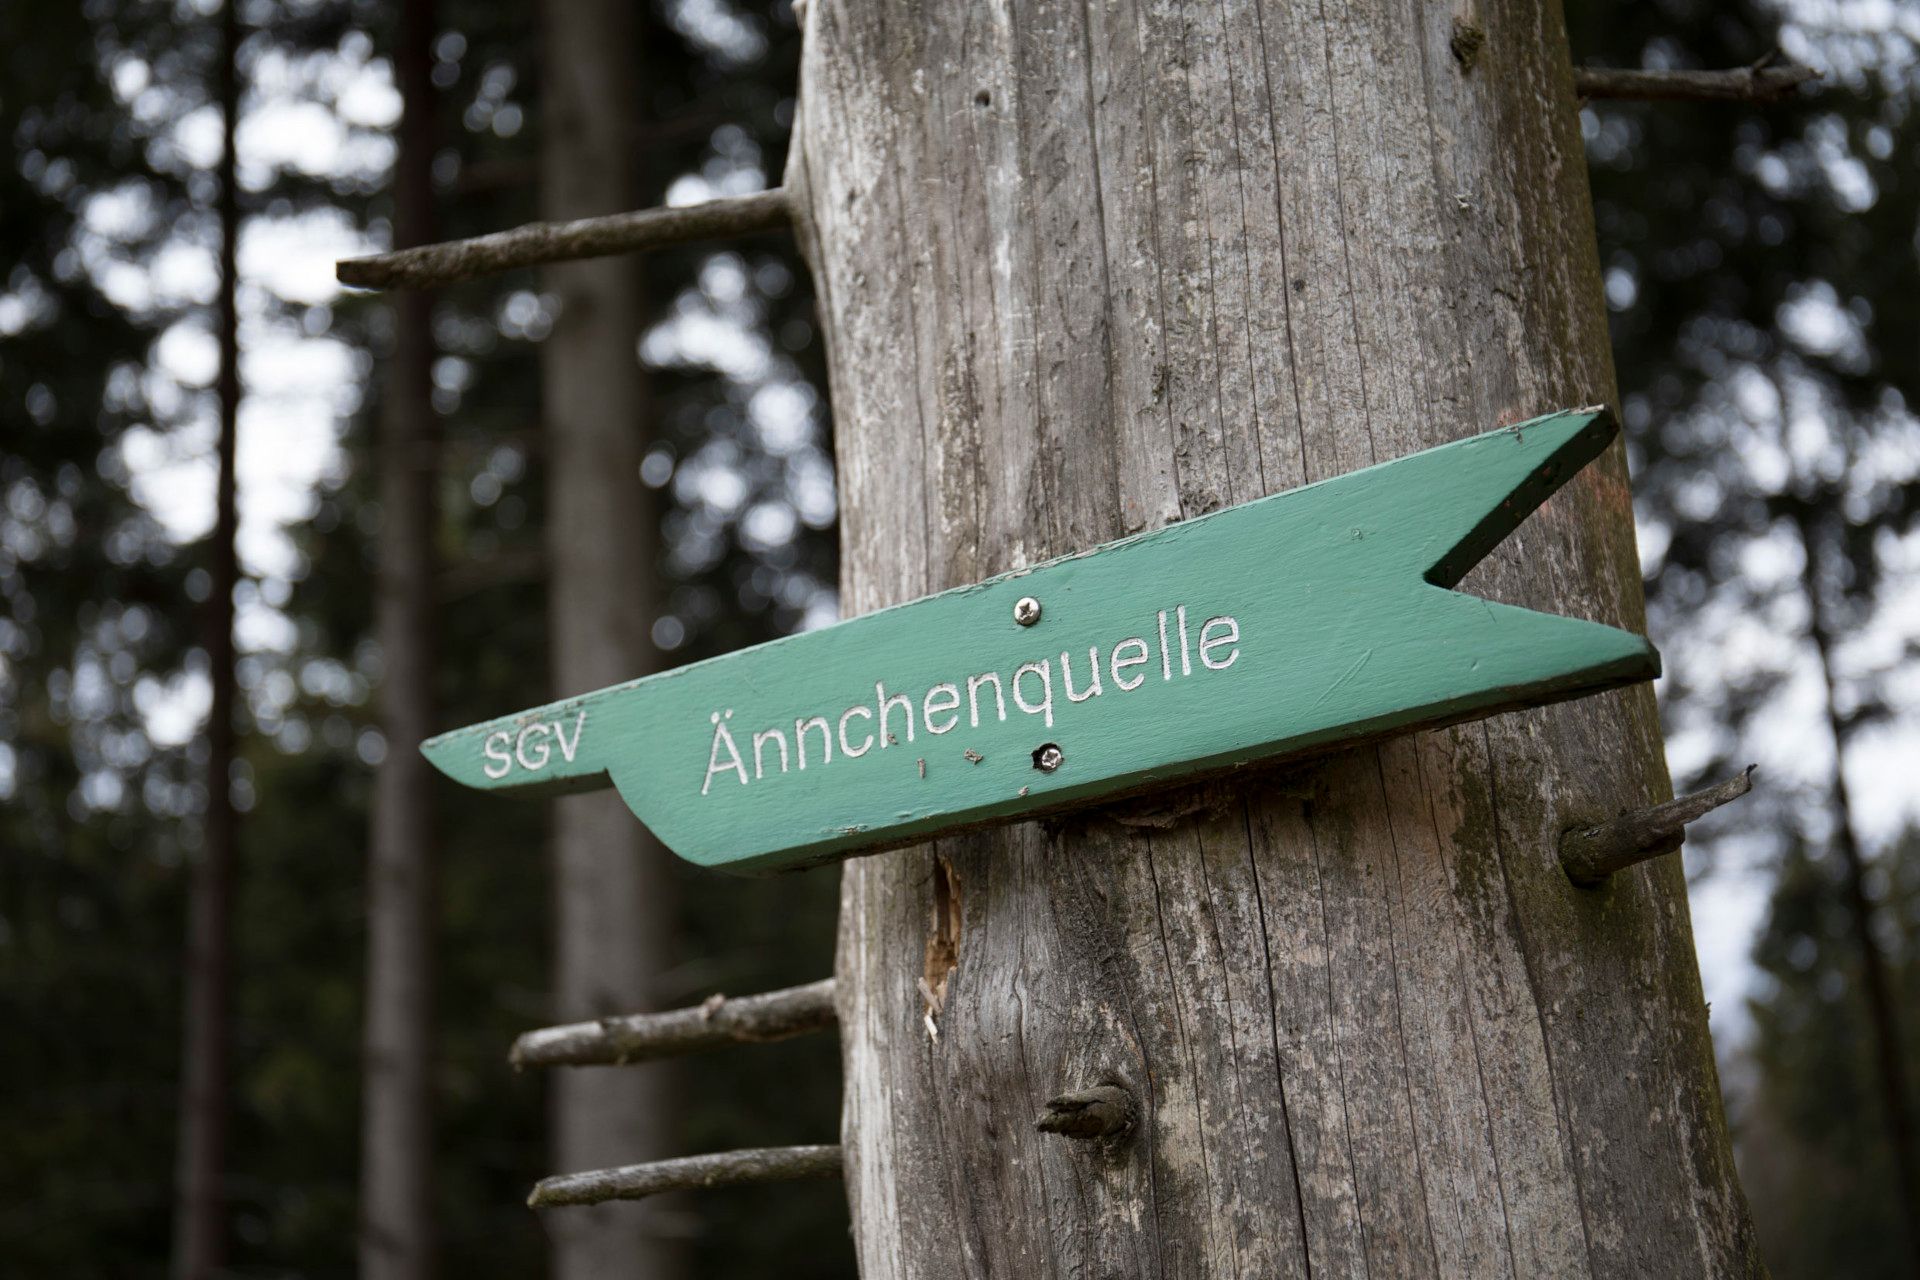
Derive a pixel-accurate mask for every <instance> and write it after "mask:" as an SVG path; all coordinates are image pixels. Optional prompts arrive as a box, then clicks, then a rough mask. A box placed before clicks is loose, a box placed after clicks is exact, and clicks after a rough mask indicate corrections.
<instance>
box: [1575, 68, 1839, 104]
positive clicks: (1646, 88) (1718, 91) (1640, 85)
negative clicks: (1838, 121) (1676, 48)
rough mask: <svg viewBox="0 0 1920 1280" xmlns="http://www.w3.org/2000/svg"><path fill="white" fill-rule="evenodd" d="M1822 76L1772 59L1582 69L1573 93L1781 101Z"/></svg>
mask: <svg viewBox="0 0 1920 1280" xmlns="http://www.w3.org/2000/svg"><path fill="white" fill-rule="evenodd" d="M1819 78H1820V73H1819V72H1818V71H1815V70H1814V69H1813V68H1812V67H1803V66H1801V65H1800V64H1799V63H1797V62H1776V61H1774V60H1772V59H1771V58H1768V59H1765V60H1762V61H1760V62H1757V63H1755V64H1754V65H1752V66H1750V67H1736V68H1734V69H1733V70H1731V71H1633V70H1621V69H1616V68H1613V67H1577V68H1575V69H1574V73H1573V90H1574V92H1575V93H1576V94H1578V95H1579V96H1580V97H1582V98H1627V99H1635V100H1639V101H1643V102H1778V101H1779V100H1780V99H1782V98H1784V97H1786V96H1788V95H1789V94H1791V93H1792V92H1793V91H1794V90H1795V89H1798V88H1799V87H1800V86H1801V85H1803V84H1806V83H1807V82H1808V81H1809V80H1818V79H1819Z"/></svg>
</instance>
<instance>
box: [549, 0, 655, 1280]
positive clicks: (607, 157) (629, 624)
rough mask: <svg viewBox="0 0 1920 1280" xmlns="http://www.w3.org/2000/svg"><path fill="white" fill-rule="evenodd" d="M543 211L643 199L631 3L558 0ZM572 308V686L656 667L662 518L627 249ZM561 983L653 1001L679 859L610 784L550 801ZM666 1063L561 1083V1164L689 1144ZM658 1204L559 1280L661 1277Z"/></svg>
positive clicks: (560, 1237)
mask: <svg viewBox="0 0 1920 1280" xmlns="http://www.w3.org/2000/svg"><path fill="white" fill-rule="evenodd" d="M543 16H544V23H543V36H544V41H545V46H544V50H543V61H542V68H543V72H542V82H541V89H540V92H541V108H542V112H543V114H544V122H543V125H542V132H541V172H540V181H541V205H542V212H543V215H544V216H545V217H547V218H550V219H554V220H564V219H568V218H578V217H583V216H587V215H591V214H603V213H615V212H619V211H622V210H626V209H630V208H633V207H634V205H635V203H636V202H637V198H638V192H637V189H636V188H637V181H636V174H635V156H634V147H633V125H634V112H635V108H636V104H637V94H636V92H635V79H634V68H635V66H636V58H637V56H638V49H637V46H636V38H635V27H634V22H635V15H634V10H633V6H631V5H630V4H627V3H625V2H624V0H546V3H545V5H544V6H543ZM545 283H546V287H547V289H548V290H550V291H551V293H552V294H553V296H554V299H555V301H556V303H557V304H558V311H559V314H558V316H557V318H556V320H555V322H554V328H553V333H552V335H551V336H550V337H549V338H548V339H547V340H546V342H545V343H544V344H542V346H541V348H540V353H541V354H540V372H541V386H542V390H541V396H542V403H543V411H544V415H545V419H546V422H545V427H546V440H547V452H546V477H547V557H548V569H549V574H550V584H551V598H550V600H549V603H548V617H549V619H550V627H551V633H550V638H551V646H552V652H553V682H554V686H555V687H554V693H555V695H556V696H565V695H568V694H574V693H584V692H586V691H588V690H591V689H598V688H602V687H604V686H606V685H609V684H613V683H616V682H618V681H621V680H628V679H632V678H633V677H635V676H639V675H644V674H646V673H647V672H649V671H652V670H653V669H654V663H655V657H654V652H653V647H652V644H651V641H650V640H649V636H648V629H649V627H650V626H651V623H652V619H653V615H654V613H655V600H656V596H657V587H656V585H655V574H656V567H655V562H656V560H657V554H656V547H655V543H656V539H657V537H658V519H657V517H656V514H655V508H654V504H653V501H652V498H651V494H650V492H649V490H648V489H647V488H646V487H645V486H644V485H642V484H641V483H640V459H641V457H642V456H643V454H644V452H645V446H646V421H647V416H646V415H647V404H646V395H645V385H644V381H643V377H642V371H641V368H640V364H639V358H638V354H637V351H636V344H637V343H638V341H639V337H640V327H641V300H640V278H639V274H638V269H637V266H636V264H635V263H634V262H633V260H631V259H617V258H616V259H607V260H602V261H594V262H580V263H570V264H566V265H563V266H557V267H552V268H549V269H548V270H547V272H546V274H545ZM553 845H554V869H555V890H554V893H555V931H554V936H555V946H556V948H557V954H556V958H555V959H556V975H555V984H556V988H557V991H556V994H557V1003H558V1006H559V1008H558V1013H559V1015H560V1016H561V1017H563V1018H565V1019H568V1020H576V1019H582V1018H591V1017H596V1016H599V1015H603V1014H611V1013H626V1012H631V1011H633V1010H636V1009H647V1008H653V1007H656V1006H657V1005H658V1003H659V1000H658V997H657V995H656V992H655V989H654V984H655V976H656V975H657V974H658V973H659V972H660V971H661V969H662V968H663V967H664V966H665V964H666V963H667V962H668V959H669V955H670V948H669V940H670V937H671V929H672V925H673V904H672V900H671V882H670V880H669V879H668V864H669V855H668V854H667V853H666V852H665V851H664V850H662V849H660V848H659V847H657V846H656V845H655V844H654V843H653V842H652V841H651V840H650V839H649V838H648V837H647V836H646V835H645V833H644V832H643V831H642V829H641V828H640V826H639V824H637V823H635V822H634V821H633V819H632V817H631V816H630V815H629V814H628V813H627V811H626V809H625V808H624V807H623V806H622V805H621V803H620V800H619V797H617V796H615V795H614V794H613V793H612V792H610V791H608V792H600V793H598V794H595V795H588V796H577V797H572V798H569V799H565V800H559V801H556V802H555V803H554V806H553ZM669 1083H670V1079H669V1076H668V1073H667V1068H666V1067H664V1066H662V1065H650V1066H643V1067H630V1068H626V1069H623V1070H620V1071H576V1072H568V1073H566V1074H564V1075H562V1076H560V1077H559V1078H557V1079H556V1080H555V1081H554V1082H553V1083H552V1086H551V1087H552V1091H553V1092H552V1099H553V1104H552V1105H553V1133H554V1148H555V1150H554V1160H555V1163H556V1167H557V1168H559V1169H562V1170H578V1169H592V1168H605V1167H607V1166H610V1165H618V1164H630V1163H633V1162H634V1161H637V1160H643V1159H651V1158H657V1157H660V1156H665V1155H671V1154H676V1152H675V1151H674V1148H673V1144H672V1142H671V1141H670V1135H671V1133H672V1129H673V1126H672V1123H671V1113H670V1107H669V1100H668V1087H669ZM658 1213H659V1210H658V1209H657V1208H656V1207H654V1206H653V1205H651V1204H646V1205H634V1204H612V1205H605V1206H600V1207H597V1208H592V1209H570V1210H568V1211H566V1212H565V1213H556V1214H553V1215H551V1216H550V1217H549V1219H548V1221H547V1230H548V1232H549V1234H550V1236H551V1239H552V1241H553V1264H554V1274H555V1276H556V1277H558V1278H559V1280H611V1278H614V1277H621V1276H635V1277H640V1276H644V1277H648V1280H653V1278H655V1277H665V1276H670V1275H673V1274H676V1273H677V1270H678V1267H677V1251H676V1250H675V1248H674V1247H673V1245H672V1244H671V1242H670V1241H668V1240H666V1239H663V1238H662V1235H661V1233H660V1232H659V1231H658V1230H657V1229H655V1228H656V1224H657V1215H658Z"/></svg>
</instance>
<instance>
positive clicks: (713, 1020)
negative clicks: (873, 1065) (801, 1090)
mask: <svg viewBox="0 0 1920 1280" xmlns="http://www.w3.org/2000/svg"><path fill="white" fill-rule="evenodd" d="M836 1025H837V1019H836V1016H835V1014H834V1008H833V979H832V978H822V979H821V980H820V981H818V982H810V983H808V984H807V985H806V986H803V987H788V988H787V989H785V990H783V991H768V992H764V993H762V994H760V995H752V996H741V997H739V998H738V999H731V1000H730V999H728V998H726V997H725V996H715V997H713V998H712V999H709V1000H708V1001H707V1002H706V1003H704V1004H700V1005H696V1006H694V1007H693V1008H691V1009H673V1010H670V1011H668V1012H666V1013H635V1014H627V1015H625V1016H623V1017H615V1018H598V1019H595V1020H594V1021H592V1022H573V1023H568V1024H566V1025H564V1026H558V1027H542V1028H540V1029H539V1030H538V1031H529V1032H527V1033H526V1034H525V1035H523V1036H521V1037H520V1038H519V1039H518V1040H515V1041H514V1042H513V1052H512V1053H511V1054H509V1055H508V1060H509V1061H510V1062H512V1063H513V1065H514V1068H515V1069H516V1070H518V1069H521V1068H525V1067H583V1066H605V1065H613V1066H625V1065H626V1064H628V1063H632V1062H648V1061H651V1060H653V1059H656V1058H670V1057H674V1056H677V1055H679V1054H683V1053H699V1052H701V1051H703V1050H707V1049H717V1048H720V1047H722V1046H724V1045H730V1044H767V1043H770V1042H772V1041H775V1040H787V1039H791V1038H792V1037H794V1036H802V1035H806V1034H808V1033H809V1032H814V1031H826V1030H830V1029H831V1028H833V1027H834V1026H836Z"/></svg>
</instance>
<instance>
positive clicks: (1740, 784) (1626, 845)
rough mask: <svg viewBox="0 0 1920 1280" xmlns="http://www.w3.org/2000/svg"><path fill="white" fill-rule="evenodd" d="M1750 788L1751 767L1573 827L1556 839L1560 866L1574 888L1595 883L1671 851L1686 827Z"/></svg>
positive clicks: (1676, 847) (1684, 832)
mask: <svg viewBox="0 0 1920 1280" xmlns="http://www.w3.org/2000/svg"><path fill="white" fill-rule="evenodd" d="M1752 789H1753V766H1752V765H1748V766H1747V767H1746V768H1745V769H1743V770H1742V771H1741V772H1739V773H1737V774H1735V775H1734V776H1733V777H1731V778H1728V779H1727V780H1726V781H1725V782H1722V783H1719V784H1717V785H1715V786H1711V787H1707V788H1706V789H1704V790H1701V791H1696V792H1694V793H1693V794H1691V795H1685V796H1681V797H1680V798H1679V799H1677V800H1669V801H1667V802H1666V803H1665V804H1656V805H1653V806H1651V807H1649V808H1645V809H1635V810H1634V811H1633V812H1631V813H1623V814H1621V815H1620V816H1619V817H1617V818H1613V819H1611V820H1609V821H1606V822H1601V823H1596V824H1594V825H1592V826H1586V827H1573V828H1570V829H1569V830H1568V831H1567V832H1566V833H1565V834H1564V835H1562V836H1561V837H1560V863H1561V865H1562V866H1564V867H1565V868H1566V869H1567V877H1568V878H1569V879H1571V880H1572V881H1573V882H1574V883H1575V884H1578V885H1586V886H1591V885H1597V884H1599V883H1601V882H1602V881H1604V880H1605V879H1606V878H1607V877H1608V876H1610V875H1612V874H1613V873H1614V872H1616V871H1622V870H1624V869H1626V868H1627V867H1630V866H1633V865H1634V864H1635V863H1637V862H1645V861H1647V860H1648V859H1650V858H1657V857H1660V856H1661V855H1662V854H1668V853H1672V852H1673V851H1674V850H1676V849H1678V848H1679V847H1680V844H1681V841H1682V840H1683V839H1685V837H1686V832H1687V824H1688V823H1690V822H1693V821H1695V820H1696V819H1698V818H1702V817H1705V816H1706V815H1707V814H1709V813H1712V812H1713V811H1714V810H1715V809H1718V808H1719V807H1720V806H1721V805H1724V804H1728V803H1730V802H1731V801H1734V800H1738V799H1739V798H1740V797H1741V796H1743V795H1745V794H1747V792H1749V791H1751V790H1752Z"/></svg>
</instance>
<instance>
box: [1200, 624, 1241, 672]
mask: <svg viewBox="0 0 1920 1280" xmlns="http://www.w3.org/2000/svg"><path fill="white" fill-rule="evenodd" d="M1215 627H1222V628H1224V630H1223V631H1222V633H1221V634H1220V635H1217V636H1216V635H1214V634H1213V629H1214V628H1215ZM1239 643H1240V624H1239V623H1238V622H1236V621H1234V620H1233V619H1232V618H1229V617H1225V616H1224V615H1223V616H1221V617H1218V618H1208V619H1207V624H1206V625H1205V626H1203V627H1201V628H1200V663H1201V665H1202V666H1204V667H1206V668H1207V670H1209V671H1225V670H1226V669H1227V668H1228V667H1230V666H1232V665H1233V660H1234V659H1235V658H1237V657H1239V656H1240V650H1239V649H1237V648H1236V649H1234V650H1233V652H1231V653H1229V654H1228V655H1227V656H1226V658H1225V659H1223V660H1222V661H1219V662H1215V661H1214V660H1213V659H1212V658H1211V657H1209V656H1208V654H1209V653H1210V652H1211V651H1212V650H1213V649H1215V648H1217V647H1218V646H1220V645H1223V644H1231V645H1238V644H1239Z"/></svg>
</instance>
